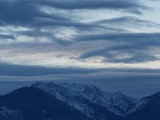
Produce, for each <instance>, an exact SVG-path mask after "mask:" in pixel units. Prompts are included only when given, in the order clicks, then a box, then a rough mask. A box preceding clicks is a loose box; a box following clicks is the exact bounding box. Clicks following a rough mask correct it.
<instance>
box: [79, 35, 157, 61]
mask: <svg viewBox="0 0 160 120" xmlns="http://www.w3.org/2000/svg"><path fill="white" fill-rule="evenodd" d="M159 37H160V34H159V33H122V34H119V33H118V34H109V35H95V36H94V35H92V36H90V37H89V36H87V37H86V36H83V39H84V40H86V41H87V40H101V39H105V40H108V41H113V42H115V43H116V45H111V46H109V47H106V48H103V49H99V50H93V51H89V52H85V53H83V54H81V55H80V57H79V58H80V59H86V58H89V57H94V56H103V57H104V58H105V60H104V61H106V62H113V63H117V62H122V63H139V62H146V61H156V60H159V58H157V57H156V56H155V55H154V53H153V52H152V48H153V47H154V48H156V47H157V48H158V47H159V45H160V42H159V41H158V39H159Z"/></svg>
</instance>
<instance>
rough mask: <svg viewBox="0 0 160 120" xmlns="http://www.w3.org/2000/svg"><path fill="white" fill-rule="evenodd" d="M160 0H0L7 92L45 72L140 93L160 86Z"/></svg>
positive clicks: (0, 50)
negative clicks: (15, 82) (19, 83)
mask: <svg viewBox="0 0 160 120" xmlns="http://www.w3.org/2000/svg"><path fill="white" fill-rule="evenodd" d="M159 5H160V1H159V0H134V1H131V0H81V1H79V0H0V81H1V82H5V81H6V83H7V84H6V85H8V86H6V87H5V88H6V89H5V90H6V91H9V90H10V88H15V87H14V86H15V84H13V81H20V82H24V81H25V82H26V81H28V82H31V81H34V80H35V79H36V80H42V79H41V78H43V80H44V81H46V80H56V81H65V80H66V81H67V82H68V81H73V82H82V83H89V84H94V85H97V86H99V87H100V88H102V89H104V90H109V91H121V92H124V93H126V94H131V95H132V96H138V97H139V96H143V95H148V94H151V93H153V92H156V91H160V83H159V79H160V74H159V72H160V52H159V51H160V47H159V46H160V40H159V38H160V13H159V11H160V8H159ZM40 76H41V77H40ZM48 76H50V78H49V77H48ZM68 76H70V77H68ZM15 78H16V79H15ZM8 81H11V83H10V84H9V83H8ZM17 84H18V83H17ZM1 85H3V84H1ZM11 86H12V87H11ZM137 86H138V88H137ZM107 88H108V89H107ZM5 90H4V87H3V89H1V90H0V91H5ZM136 90H140V91H141V92H140V93H137V91H136ZM1 93H2V92H1ZM1 93H0V94H1Z"/></svg>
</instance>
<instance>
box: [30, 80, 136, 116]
mask: <svg viewBox="0 0 160 120" xmlns="http://www.w3.org/2000/svg"><path fill="white" fill-rule="evenodd" d="M32 86H34V87H37V88H39V89H41V90H44V91H46V92H47V93H49V94H50V95H52V96H54V97H56V98H57V99H59V100H61V101H63V102H65V103H66V104H68V105H69V106H72V107H74V108H75V109H77V110H80V111H81V112H82V113H85V114H86V115H87V116H88V117H91V116H92V115H93V114H94V113H95V111H94V109H93V108H92V107H90V105H89V104H87V103H88V102H90V103H94V104H96V105H100V106H103V107H105V108H106V109H107V110H108V111H110V112H112V113H113V114H115V115H117V116H121V117H126V116H127V115H128V114H129V113H130V111H131V110H132V109H133V108H134V106H135V105H136V103H137V101H138V100H137V99H135V98H131V97H129V96H126V95H124V94H121V93H119V92H117V93H110V92H104V91H102V90H100V89H99V88H97V87H95V86H91V85H83V84H77V83H74V84H68V83H61V84H55V83H53V82H49V83H44V82H38V83H35V84H33V85H32ZM86 101H87V102H86Z"/></svg>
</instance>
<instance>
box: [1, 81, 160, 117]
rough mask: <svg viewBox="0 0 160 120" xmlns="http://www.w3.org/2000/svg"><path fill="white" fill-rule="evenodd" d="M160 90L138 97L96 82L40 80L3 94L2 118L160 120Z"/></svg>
mask: <svg viewBox="0 0 160 120" xmlns="http://www.w3.org/2000/svg"><path fill="white" fill-rule="evenodd" d="M159 111H160V92H158V93H155V94H153V95H151V96H147V97H144V98H142V99H139V100H138V99H135V98H132V97H129V96H127V95H124V94H122V93H120V92H115V93H111V92H104V91H102V90H100V89H99V88H97V87H95V86H92V85H83V84H78V83H73V84H68V83H60V84H55V83H53V82H48V83H45V82H37V83H35V84H33V85H31V86H30V87H23V88H19V89H17V90H14V91H12V92H10V93H9V94H6V95H1V96H0V119H2V120H140V119H145V120H153V118H154V120H159V118H160V112H159Z"/></svg>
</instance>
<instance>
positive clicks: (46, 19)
mask: <svg viewBox="0 0 160 120" xmlns="http://www.w3.org/2000/svg"><path fill="white" fill-rule="evenodd" d="M42 6H50V7H53V8H59V9H67V10H70V9H71V10H72V9H98V8H106V9H132V8H134V9H135V8H136V9H139V8H143V6H142V5H140V4H139V3H138V2H137V1H127V0H118V1H117V0H112V1H111V0H105V1H104V0H100V1H91V0H85V1H76V0H74V1H72V0H67V1H56V0H54V1H53V0H52V1H51V0H38V1H37V0H7V1H4V0H1V1H0V18H1V20H0V25H8V24H11V25H24V26H32V25H38V24H41V25H45V24H47V25H49V24H52V25H58V24H60V25H62V26H63V25H69V24H70V23H68V24H67V23H66V22H69V21H68V20H69V19H67V16H59V15H57V14H52V13H50V14H49V13H46V12H44V11H42V10H40V8H41V7H42ZM61 21H63V22H61ZM36 23H37V24H36Z"/></svg>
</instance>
